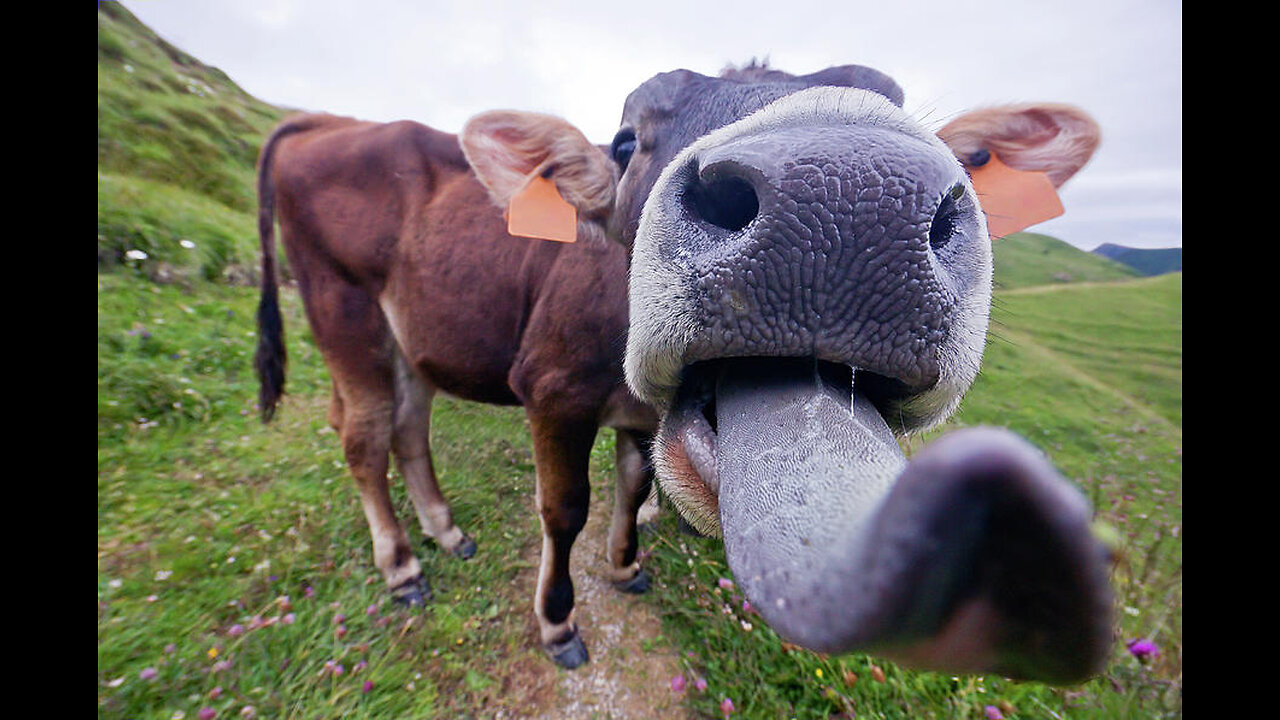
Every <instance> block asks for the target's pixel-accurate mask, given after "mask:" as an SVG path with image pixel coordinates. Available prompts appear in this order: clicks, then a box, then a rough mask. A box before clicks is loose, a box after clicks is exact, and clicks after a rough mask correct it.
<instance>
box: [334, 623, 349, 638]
mask: <svg viewBox="0 0 1280 720" xmlns="http://www.w3.org/2000/svg"><path fill="white" fill-rule="evenodd" d="M333 634H334V636H336V637H337V638H338V639H339V640H341V639H342V638H344V637H346V636H347V626H346V625H339V626H338V628H337V629H336V630H334V631H333Z"/></svg>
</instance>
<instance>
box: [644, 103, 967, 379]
mask: <svg viewBox="0 0 1280 720" xmlns="http://www.w3.org/2000/svg"><path fill="white" fill-rule="evenodd" d="M928 150H930V148H928V147H927V146H925V145H924V144H923V143H920V142H919V141H917V140H914V139H912V138H908V137H905V136H902V135H900V134H897V133H895V132H893V131H889V130H884V129H881V128H858V127H839V128H826V127H817V128H797V129H789V130H785V131H780V132H775V133H771V134H769V135H765V136H753V137H748V138H743V139H741V140H738V141H736V142H732V143H729V144H727V145H724V146H721V147H718V148H715V149H714V150H713V151H711V152H708V153H707V154H706V155H704V156H703V157H702V158H700V160H701V169H700V171H699V172H698V175H697V177H696V178H693V177H691V178H689V180H688V182H687V184H685V186H684V195H685V197H684V198H683V203H682V204H683V210H684V212H685V213H686V217H687V218H688V222H689V223H690V224H691V225H692V226H693V228H694V230H693V234H692V236H691V237H693V238H697V240H696V241H695V242H693V243H690V244H688V245H686V246H685V247H684V248H680V250H686V251H688V252H689V257H688V261H689V270H690V273H691V275H692V277H693V290H694V297H697V298H698V299H699V303H698V308H697V309H698V312H699V314H700V318H699V320H700V321H701V324H702V326H703V327H704V328H705V329H706V330H705V333H704V334H702V335H701V336H700V337H699V338H698V340H697V341H696V342H695V343H693V344H692V345H691V346H690V348H689V352H690V353H691V357H694V358H697V357H725V356H736V355H744V354H761V355H769V356H777V355H806V356H813V357H817V358H819V359H823V360H837V361H840V362H844V363H848V364H850V365H853V366H855V367H858V368H861V369H865V370H870V371H873V372H877V373H879V374H882V375H888V376H892V377H895V378H897V379H899V380H901V381H903V382H906V383H908V384H909V385H912V386H914V387H924V386H928V385H930V384H932V383H933V382H934V381H935V380H936V379H937V376H938V368H937V362H936V358H935V357H934V356H932V355H931V354H930V353H928V352H925V350H926V349H927V348H930V347H936V346H938V345H939V344H940V343H941V341H942V339H943V336H944V334H945V333H946V330H947V315H948V312H949V310H950V307H951V306H952V305H954V304H955V299H954V293H953V292H952V291H951V290H950V289H949V288H947V287H946V286H945V285H944V284H943V283H942V282H940V281H939V279H938V277H937V270H936V269H935V267H934V266H935V264H936V263H935V262H934V260H933V258H932V252H931V248H930V245H929V229H930V226H931V221H932V219H933V216H934V214H935V212H936V211H937V209H938V207H939V205H940V202H941V201H942V200H943V198H944V197H947V195H946V193H947V192H949V191H950V190H951V189H952V188H953V187H956V186H960V187H963V185H962V181H963V177H962V175H961V174H960V172H959V171H958V168H956V167H955V164H954V162H950V163H948V162H945V161H946V160H948V158H945V157H942V156H940V155H939V154H938V153H936V152H932V153H931V152H926V151H928ZM779 158H787V159H786V160H785V161H784V160H780V159H779ZM690 174H692V168H690ZM753 197H754V198H755V202H752V198H753ZM753 205H754V206H757V207H758V211H757V214H756V215H755V217H754V218H752V219H751V220H750V221H748V223H747V225H746V226H745V227H743V228H742V229H740V230H737V231H735V230H734V226H735V225H736V224H738V223H739V222H741V220H742V219H743V218H744V217H745V216H746V215H747V214H748V213H749V212H750V208H751V207H752V206H753ZM947 240H948V241H950V240H951V238H947ZM659 252H663V253H675V252H678V250H677V248H676V247H672V246H671V245H667V246H665V247H664V246H663V245H662V244H660V245H659Z"/></svg>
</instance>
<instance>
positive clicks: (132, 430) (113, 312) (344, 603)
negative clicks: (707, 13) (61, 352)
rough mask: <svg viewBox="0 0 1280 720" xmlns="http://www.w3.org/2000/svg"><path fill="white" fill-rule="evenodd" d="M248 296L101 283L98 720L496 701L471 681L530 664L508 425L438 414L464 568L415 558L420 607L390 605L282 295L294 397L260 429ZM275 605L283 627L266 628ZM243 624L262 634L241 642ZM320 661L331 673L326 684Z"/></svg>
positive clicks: (400, 711)
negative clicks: (425, 599) (425, 596)
mask: <svg viewBox="0 0 1280 720" xmlns="http://www.w3.org/2000/svg"><path fill="white" fill-rule="evenodd" d="M253 295H254V294H253V293H252V292H251V291H248V290H245V289H243V288H229V287H225V286H218V285H212V284H207V285H206V284H202V285H200V286H199V288H198V291H197V292H185V291H183V290H180V289H178V288H175V287H162V286H157V285H153V284H151V283H149V282H146V281H145V280H144V279H141V278H138V277H133V276H131V275H129V274H125V273H121V274H109V275H99V280H98V349H99V354H98V357H99V362H98V407H99V417H98V687H99V698H98V701H99V713H100V715H102V716H108V717H139V718H141V717H152V718H169V717H171V716H172V715H173V713H174V712H175V711H182V712H184V713H186V716H187V717H195V716H196V712H197V711H198V709H199V708H201V707H204V706H209V707H212V708H214V709H217V710H219V711H222V712H223V714H222V715H221V716H231V715H234V714H236V713H238V712H239V711H240V709H241V708H242V707H243V706H245V705H252V706H254V707H256V708H257V710H258V712H259V714H260V715H261V716H264V717H294V716H305V717H313V716H314V714H315V711H320V712H323V713H326V714H328V715H329V716H335V715H341V716H345V717H456V716H458V715H459V713H463V714H465V713H466V712H471V711H474V710H475V709H476V708H493V707H498V706H501V705H502V704H503V703H504V702H506V701H505V700H504V699H503V698H502V697H500V696H498V695H497V694H496V693H497V690H498V689H499V688H495V687H494V686H493V685H492V683H488V682H487V681H486V680H485V677H484V672H485V671H484V668H486V667H490V666H492V665H493V664H494V663H496V662H501V661H512V660H518V659H520V658H522V657H526V656H537V657H538V659H541V655H540V652H539V651H538V650H537V649H536V648H535V647H534V646H533V645H531V644H530V643H528V642H527V638H526V632H525V630H526V627H525V626H526V616H527V615H528V613H527V612H526V610H527V607H528V605H529V602H530V601H529V599H528V598H526V597H523V596H522V595H517V594H516V593H514V591H512V590H511V586H512V582H513V580H514V579H515V576H516V575H517V574H518V573H519V572H521V571H522V570H525V569H526V568H527V565H528V563H527V562H526V561H525V560H523V559H522V557H523V554H524V552H525V550H526V548H527V546H528V545H529V543H531V542H535V541H536V538H537V522H536V518H535V516H534V515H533V514H532V513H531V512H530V510H529V504H530V503H529V500H530V492H531V489H532V473H533V467H532V457H531V454H530V451H529V449H528V441H527V434H526V431H525V427H524V423H523V415H522V413H520V411H519V410H515V409H511V408H490V407H484V406H478V405H471V404H465V403H455V402H450V401H448V400H443V401H440V402H439V403H438V408H437V411H436V419H437V422H438V423H439V426H440V430H439V431H438V432H437V433H436V438H437V443H438V444H437V460H438V465H439V468H440V471H441V482H442V486H443V487H444V490H445V492H446V493H447V494H448V495H449V496H450V497H451V499H453V500H454V501H455V503H456V508H457V510H456V515H457V519H458V521H459V523H460V524H462V525H463V526H464V527H467V528H469V529H471V531H472V533H473V534H474V536H475V537H476V539H477V541H478V542H479V543H481V547H482V548H483V555H482V557H481V558H478V559H477V561H476V562H474V563H461V562H458V561H456V560H453V559H451V558H447V557H444V554H443V553H440V552H438V551H435V550H427V551H424V552H422V553H420V557H421V558H422V561H423V564H424V569H425V571H426V573H427V574H428V576H429V577H430V578H431V580H432V582H433V586H434V590H435V593H436V597H437V602H435V603H434V604H432V605H431V606H430V607H429V608H427V610H426V611H425V612H420V613H414V612H409V611H401V610H397V609H393V608H392V607H391V606H390V605H389V604H388V602H387V599H386V595H385V592H384V590H383V586H382V583H381V580H380V579H379V578H377V574H376V571H375V570H374V568H373V567H372V564H371V562H370V558H369V555H370V551H369V547H368V545H369V539H368V531H367V529H366V527H365V524H364V519H363V515H362V514H361V512H360V510H359V505H358V502H357V501H356V496H355V491H354V488H353V487H352V485H351V483H350V480H349V476H348V474H347V471H346V467H345V464H344V462H343V460H342V456H341V453H340V451H339V448H338V444H337V441H336V438H335V436H334V434H333V432H332V431H331V430H330V429H329V428H328V427H327V426H326V425H325V424H324V410H325V402H326V397H327V396H326V391H327V388H328V383H327V377H326V375H325V373H324V368H323V365H322V363H321V361H320V358H319V357H318V354H317V353H316V351H315V349H314V347H313V346H312V344H311V343H310V340H309V335H308V334H307V332H306V330H305V321H304V320H303V319H302V318H301V315H300V311H299V307H298V303H297V301H296V297H293V296H292V295H291V294H290V293H286V294H285V296H284V299H285V300H286V306H285V311H286V318H287V319H286V321H287V322H288V323H289V328H290V330H292V331H293V332H291V333H290V334H289V345H290V348H289V349H290V353H291V355H290V357H291V371H290V377H289V387H290V389H291V395H290V396H289V397H288V399H287V402H286V406H285V408H284V409H283V410H282V412H281V413H280V415H279V419H278V421H277V423H276V424H273V425H271V426H263V425H261V423H259V421H258V420H257V415H256V408H255V407H254V405H253V402H254V397H255V393H256V386H255V380H254V378H253V377H252V370H251V362H250V358H251V355H252V348H253V340H254V338H253V333H252V317H253V315H252V310H253V303H254V300H255V298H254V297H253ZM396 498H397V503H398V506H399V508H400V510H401V513H402V517H411V516H412V515H411V513H410V512H409V510H408V507H409V506H408V504H407V500H406V499H405V498H404V497H403V495H402V494H399V493H397V496H396ZM411 532H412V533H414V535H413V537H417V538H419V539H421V538H420V535H417V534H416V532H417V528H416V527H413V528H411ZM285 597H287V598H288V601H289V604H290V605H291V611H292V612H293V614H294V617H295V619H296V620H295V622H293V623H292V624H286V623H284V622H283V621H282V620H280V618H283V616H284V615H285V613H286V609H285V608H284V607H282V605H281V602H282V601H281V598H285ZM369 608H372V614H368V612H367V611H368V609H369ZM339 613H343V614H345V615H346V616H347V618H348V619H347V622H346V623H345V627H346V629H347V634H346V636H345V637H343V638H338V637H336V636H335V628H336V625H335V624H334V622H333V618H334V617H335V616H336V615H337V614H339ZM255 618H260V620H261V621H265V622H266V623H267V625H266V626H264V627H260V628H257V629H252V628H255V625H256V624H258V622H257V621H255ZM237 625H239V626H241V627H243V628H249V629H248V630H247V631H246V632H244V633H243V634H239V635H237V634H234V631H233V630H232V628H234V627H235V626H237ZM362 661H363V662H364V663H367V666H366V667H363V668H362V669H361V670H360V671H359V672H355V668H356V666H357V665H358V664H359V663H361V662H362ZM329 662H335V663H340V664H342V665H343V666H344V668H345V670H346V672H344V673H343V674H342V675H339V676H335V675H334V674H333V673H332V672H328V673H326V672H325V667H326V663H329ZM147 668H153V669H155V670H156V672H157V674H156V676H155V677H154V678H151V679H150V680H145V679H142V677H141V675H140V674H141V673H143V671H144V670H146V669H147ZM366 680H368V681H371V682H373V684H374V690H373V691H372V692H369V693H365V692H364V691H363V684H364V682H365V681H366ZM215 688H220V689H221V690H220V691H217V693H218V694H217V697H214V698H211V693H215Z"/></svg>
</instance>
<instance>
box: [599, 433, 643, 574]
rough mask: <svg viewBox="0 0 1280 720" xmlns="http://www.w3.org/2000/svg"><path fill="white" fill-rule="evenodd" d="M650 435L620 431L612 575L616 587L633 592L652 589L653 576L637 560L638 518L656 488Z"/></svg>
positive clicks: (611, 531) (612, 526)
mask: <svg viewBox="0 0 1280 720" xmlns="http://www.w3.org/2000/svg"><path fill="white" fill-rule="evenodd" d="M652 441H653V437H652V436H651V435H649V434H647V433H640V432H634V431H631V430H618V440H617V450H616V453H617V454H616V459H617V477H616V482H615V484H614V491H613V492H614V498H613V518H612V520H611V521H610V524H609V575H610V579H611V580H612V581H613V585H614V587H616V588H618V589H619V590H622V591H623V592H629V593H642V592H646V591H648V589H649V576H648V574H646V573H645V571H644V569H643V568H641V567H640V563H639V562H638V561H637V559H636V555H637V553H638V551H639V546H640V543H639V538H638V534H637V532H636V516H637V514H638V513H639V511H640V507H641V506H642V505H644V502H645V500H646V499H647V498H648V497H649V492H650V490H651V488H652V487H653V466H652V465H650V463H649V446H650V444H651V443H652Z"/></svg>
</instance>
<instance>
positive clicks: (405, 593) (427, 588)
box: [391, 575, 431, 608]
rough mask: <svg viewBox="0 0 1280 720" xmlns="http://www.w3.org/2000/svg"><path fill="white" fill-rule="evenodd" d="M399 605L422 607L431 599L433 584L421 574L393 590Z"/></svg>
mask: <svg viewBox="0 0 1280 720" xmlns="http://www.w3.org/2000/svg"><path fill="white" fill-rule="evenodd" d="M391 597H393V598H395V601H396V604H397V605H403V606H404V607H411V608H412V607H422V606H423V605H426V604H427V603H428V602H429V601H430V600H431V584H430V583H428V582H427V579H426V578H425V577H423V576H421V575H419V576H418V577H416V578H414V579H412V580H410V581H408V582H406V583H404V584H402V585H400V586H399V587H396V588H393V589H392V590H391Z"/></svg>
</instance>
